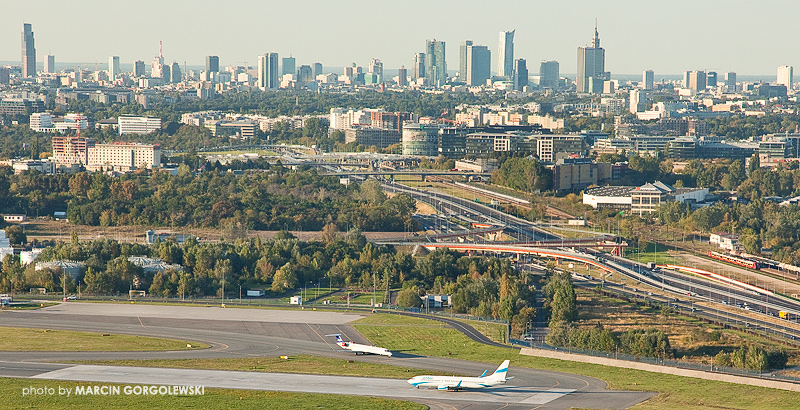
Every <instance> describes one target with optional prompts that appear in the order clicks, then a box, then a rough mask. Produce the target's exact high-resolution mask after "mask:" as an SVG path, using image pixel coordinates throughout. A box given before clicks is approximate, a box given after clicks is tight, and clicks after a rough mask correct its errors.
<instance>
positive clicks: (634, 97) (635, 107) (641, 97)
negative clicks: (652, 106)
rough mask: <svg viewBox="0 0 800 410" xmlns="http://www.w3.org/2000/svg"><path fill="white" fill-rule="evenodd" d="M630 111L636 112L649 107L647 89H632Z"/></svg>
mask: <svg viewBox="0 0 800 410" xmlns="http://www.w3.org/2000/svg"><path fill="white" fill-rule="evenodd" d="M629 108H630V112H631V114H636V113H637V112H642V111H644V110H645V109H647V91H646V90H639V89H636V88H634V89H632V90H631V94H630V107H629Z"/></svg>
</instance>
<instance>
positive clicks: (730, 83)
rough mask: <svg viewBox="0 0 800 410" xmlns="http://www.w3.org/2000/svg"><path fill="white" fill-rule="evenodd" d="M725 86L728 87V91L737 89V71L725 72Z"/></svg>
mask: <svg viewBox="0 0 800 410" xmlns="http://www.w3.org/2000/svg"><path fill="white" fill-rule="evenodd" d="M725 86H726V87H728V91H736V73H734V72H733V71H731V72H729V73H728V74H725Z"/></svg>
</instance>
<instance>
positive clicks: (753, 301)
mask: <svg viewBox="0 0 800 410" xmlns="http://www.w3.org/2000/svg"><path fill="white" fill-rule="evenodd" d="M384 189H385V190H387V191H389V192H398V193H399V192H402V193H406V194H408V195H411V196H412V197H413V198H414V199H417V200H419V201H422V202H425V203H428V204H430V205H432V206H434V208H436V209H437V211H439V212H443V213H445V214H448V215H450V214H453V213H462V214H466V215H469V216H470V218H474V219H476V220H478V221H480V222H487V223H493V224H498V223H500V224H503V225H504V226H505V227H506V232H510V233H512V234H516V235H518V237H519V238H522V239H525V238H530V242H535V241H548V242H557V241H558V240H560V239H561V240H564V241H565V242H566V243H569V239H565V238H562V237H560V236H558V235H555V234H553V233H550V232H546V231H544V230H542V229H540V228H538V227H536V226H535V224H533V223H531V222H529V221H526V220H523V219H521V218H517V217H514V216H511V215H508V214H505V213H504V212H502V211H500V210H497V209H495V208H492V207H489V206H486V205H483V204H479V203H474V202H472V201H468V200H464V199H461V198H457V197H454V196H452V195H447V194H444V193H440V192H435V193H430V192H426V191H423V190H419V189H415V188H410V187H406V186H404V185H402V184H398V183H385V184H384ZM481 215H483V219H480V218H481ZM523 242H524V241H523ZM530 242H529V243H527V244H526V243H520V242H516V243H514V244H508V243H505V244H503V243H502V242H495V243H492V244H488V243H466V242H465V243H460V242H429V243H425V244H423V246H425V247H427V248H429V249H435V248H440V247H447V248H450V249H454V250H459V251H462V252H466V253H471V252H473V253H474V252H483V253H494V254H499V255H516V256H519V255H534V256H537V257H545V258H554V259H560V260H571V261H575V262H578V263H583V264H587V265H593V266H595V267H598V268H600V269H603V270H604V271H606V272H609V273H611V272H614V273H617V274H619V275H622V276H624V277H626V278H628V279H629V280H632V281H633V282H632V283H641V284H646V285H649V286H651V287H653V288H656V289H661V290H662V292H663V293H664V294H665V295H668V299H669V301H671V302H673V303H672V304H673V305H676V306H678V307H680V306H681V305H682V303H689V304H691V303H693V302H710V304H709V305H708V306H706V307H705V308H703V314H702V315H701V314H698V316H703V315H707V316H711V317H715V318H719V319H720V321H721V322H723V323H728V324H731V325H733V326H737V327H741V328H746V329H748V330H751V331H759V332H764V333H768V334H771V335H777V336H780V337H783V338H785V339H788V340H790V341H791V340H800V330H799V329H798V327H795V326H791V325H789V323H788V322H794V323H798V321H800V302H798V301H797V300H795V299H792V298H789V297H787V296H784V295H779V294H774V293H773V292H770V291H767V290H765V289H764V290H763V291H762V292H759V291H754V290H752V289H748V288H744V287H742V286H736V285H732V284H726V283H720V282H716V281H710V280H707V279H705V278H702V277H700V276H696V275H691V274H686V273H682V272H679V271H675V270H671V269H663V268H655V269H653V268H651V267H649V266H648V265H646V264H642V263H637V262H635V261H633V260H630V259H626V258H622V257H618V256H614V255H610V254H608V253H605V252H601V251H595V250H591V249H585V251H583V250H580V249H582V248H581V247H579V246H576V247H574V248H568V247H558V248H556V249H552V248H551V249H545V248H541V247H535V246H534V247H532V246H530V245H533V243H530ZM629 283H631V282H629ZM680 300H686V301H687V302H680ZM714 305H719V307H714ZM731 308H733V309H734V310H735V309H736V308H739V309H741V313H740V314H733V313H730V310H731ZM690 309H691V308H690ZM694 309H697V308H694ZM782 322H783V323H782Z"/></svg>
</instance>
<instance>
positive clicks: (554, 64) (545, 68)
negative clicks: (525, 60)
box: [539, 61, 561, 90]
mask: <svg viewBox="0 0 800 410" xmlns="http://www.w3.org/2000/svg"><path fill="white" fill-rule="evenodd" d="M560 81H561V77H560V74H559V72H558V61H542V63H541V64H540V65H539V87H544V88H552V89H554V90H555V89H557V88H558V83H559V82H560Z"/></svg>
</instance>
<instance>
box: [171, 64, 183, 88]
mask: <svg viewBox="0 0 800 410" xmlns="http://www.w3.org/2000/svg"><path fill="white" fill-rule="evenodd" d="M170 78H171V79H172V82H173V83H179V82H181V81H183V73H182V72H181V65H180V64H178V63H177V62H173V63H172V70H170Z"/></svg>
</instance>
